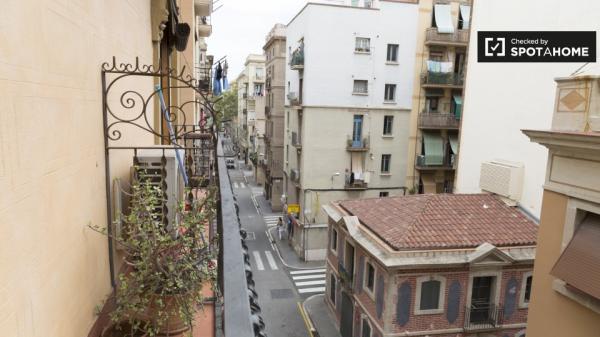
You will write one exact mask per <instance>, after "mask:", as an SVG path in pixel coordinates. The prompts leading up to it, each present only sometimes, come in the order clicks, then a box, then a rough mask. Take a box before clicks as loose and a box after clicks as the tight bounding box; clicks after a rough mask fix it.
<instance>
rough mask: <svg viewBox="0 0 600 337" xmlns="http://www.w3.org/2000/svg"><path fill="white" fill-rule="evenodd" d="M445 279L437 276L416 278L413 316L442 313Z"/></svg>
mask: <svg viewBox="0 0 600 337" xmlns="http://www.w3.org/2000/svg"><path fill="white" fill-rule="evenodd" d="M445 287H446V279H445V278H444V277H442V276H438V275H427V276H422V277H419V278H417V293H416V299H417V301H418V303H416V305H415V315H424V314H438V313H442V312H443V311H444V294H445Z"/></svg>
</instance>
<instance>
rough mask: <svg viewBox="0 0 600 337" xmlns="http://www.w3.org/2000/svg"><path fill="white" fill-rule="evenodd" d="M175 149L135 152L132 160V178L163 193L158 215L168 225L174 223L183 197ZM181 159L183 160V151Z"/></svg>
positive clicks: (181, 151) (181, 180)
mask: <svg viewBox="0 0 600 337" xmlns="http://www.w3.org/2000/svg"><path fill="white" fill-rule="evenodd" d="M175 151H176V150H175V149H165V150H163V149H143V150H138V151H137V156H136V157H135V158H134V168H135V170H134V178H135V179H138V180H148V181H150V182H151V183H152V184H153V185H156V186H160V188H161V189H162V191H163V197H164V200H163V205H162V208H161V210H160V213H161V214H160V215H161V216H162V218H163V221H164V222H165V223H166V224H167V225H169V224H173V222H174V221H176V215H177V209H178V207H179V202H180V201H181V200H182V197H183V189H184V186H183V179H182V178H181V174H180V172H179V167H178V163H177V157H176V154H175ZM177 151H180V156H181V158H185V154H184V153H183V152H184V151H183V150H177Z"/></svg>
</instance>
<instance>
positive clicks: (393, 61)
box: [385, 43, 400, 64]
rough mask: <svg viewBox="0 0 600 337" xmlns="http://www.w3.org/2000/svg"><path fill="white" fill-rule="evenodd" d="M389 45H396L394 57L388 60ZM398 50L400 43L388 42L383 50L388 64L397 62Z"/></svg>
mask: <svg viewBox="0 0 600 337" xmlns="http://www.w3.org/2000/svg"><path fill="white" fill-rule="evenodd" d="M390 46H396V59H395V60H390V59H388V57H389V56H390V55H389V54H390ZM399 51H400V45H399V44H397V43H388V44H387V48H386V51H385V62H386V63H388V64H398V52H399Z"/></svg>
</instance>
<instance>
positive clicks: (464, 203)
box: [323, 194, 549, 337]
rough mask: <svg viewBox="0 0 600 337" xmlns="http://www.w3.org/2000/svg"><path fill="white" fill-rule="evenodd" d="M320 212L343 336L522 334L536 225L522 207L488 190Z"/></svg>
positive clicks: (332, 306)
mask: <svg viewBox="0 0 600 337" xmlns="http://www.w3.org/2000/svg"><path fill="white" fill-rule="evenodd" d="M323 208H324V210H325V211H326V212H327V214H328V216H329V225H330V229H329V235H328V237H329V240H328V241H329V242H328V248H327V276H326V293H325V304H326V305H327V307H328V309H329V310H330V311H331V313H332V315H333V316H334V317H335V321H336V323H337V325H338V326H339V329H340V334H341V336H342V337H352V336H368V337H371V336H380V337H387V336H390V337H391V336H423V337H425V336H443V337H462V336H490V337H491V336H494V337H506V336H510V337H524V336H525V330H526V326H527V323H526V322H527V315H528V305H529V301H530V296H531V283H532V274H531V271H532V269H533V261H534V258H535V254H536V236H537V226H536V224H535V223H534V222H533V221H532V220H531V219H530V218H528V217H527V216H526V215H525V214H524V213H521V212H520V211H519V210H518V209H516V208H514V207H509V206H507V205H506V204H505V203H504V202H502V201H501V200H500V199H499V198H497V197H496V196H492V195H487V194H463V195H458V194H426V195H410V196H399V197H389V198H372V199H362V200H347V201H341V202H336V203H332V204H330V205H326V206H324V207H323ZM457 214H459V215H460V216H457ZM527 335H529V333H527ZM547 336H549V335H547Z"/></svg>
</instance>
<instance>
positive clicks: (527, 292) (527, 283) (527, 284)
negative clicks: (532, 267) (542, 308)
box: [525, 276, 532, 303]
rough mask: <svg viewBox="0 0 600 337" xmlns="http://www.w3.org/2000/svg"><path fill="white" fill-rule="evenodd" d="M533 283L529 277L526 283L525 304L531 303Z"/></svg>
mask: <svg viewBox="0 0 600 337" xmlns="http://www.w3.org/2000/svg"><path fill="white" fill-rule="evenodd" d="M531 281H532V277H531V276H529V277H527V280H526V281H525V282H526V283H525V303H529V297H530V296H531Z"/></svg>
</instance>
